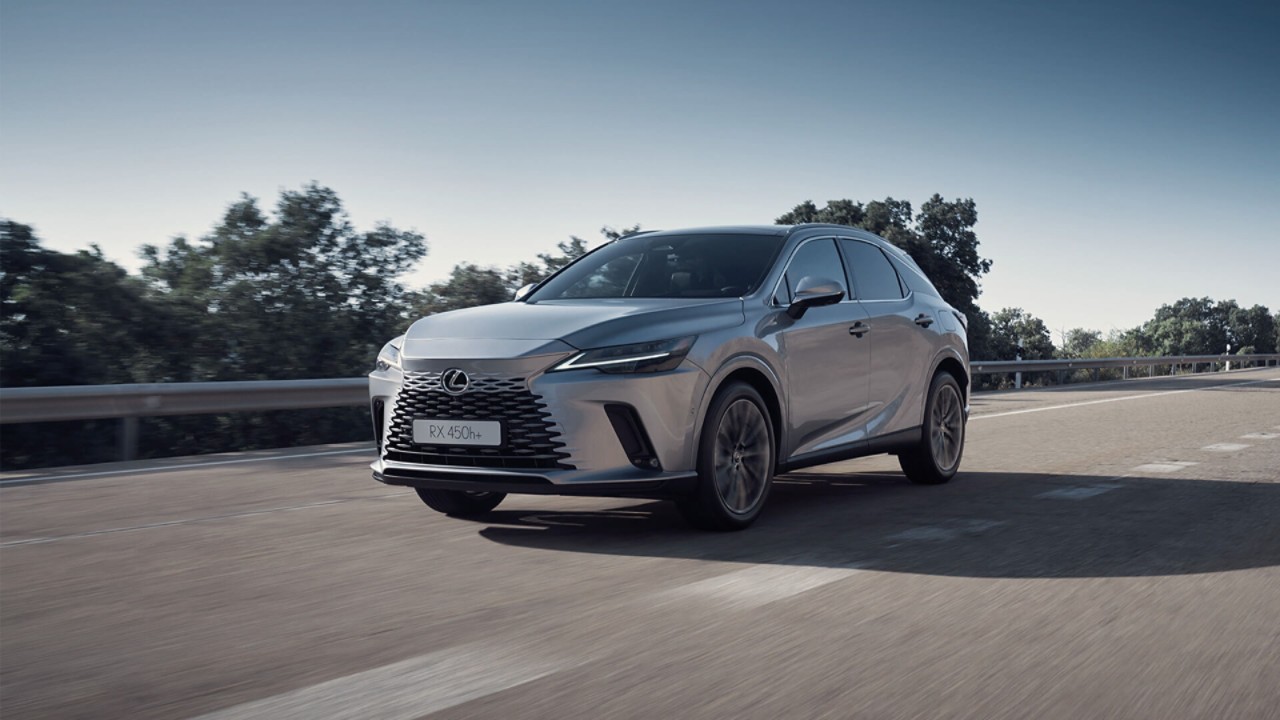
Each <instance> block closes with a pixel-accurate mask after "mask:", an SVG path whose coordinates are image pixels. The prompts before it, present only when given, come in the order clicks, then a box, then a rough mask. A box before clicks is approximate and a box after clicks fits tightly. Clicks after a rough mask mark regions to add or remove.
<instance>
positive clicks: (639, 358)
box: [551, 336, 697, 373]
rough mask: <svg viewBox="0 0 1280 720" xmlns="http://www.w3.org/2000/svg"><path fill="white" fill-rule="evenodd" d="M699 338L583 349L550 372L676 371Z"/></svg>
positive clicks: (691, 337)
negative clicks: (588, 370) (591, 370)
mask: <svg viewBox="0 0 1280 720" xmlns="http://www.w3.org/2000/svg"><path fill="white" fill-rule="evenodd" d="M696 339H697V338H696V337H693V336H690V337H682V338H675V339H674V340H659V341H657V342H647V343H636V344H634V345H615V346H613V347H604V348H596V349H595V350H584V351H582V352H580V353H578V354H577V355H574V356H573V357H571V358H569V359H568V360H565V361H564V362H562V363H560V364H559V365H556V366H555V367H553V368H551V371H552V372H555V371H557V370H584V369H587V368H592V369H595V370H599V371H600V372H607V373H642V372H643V373H650V372H662V371H663V370H674V369H675V368H676V366H677V365H679V364H680V361H681V360H684V356H685V355H688V354H689V348H691V347H693V341H694V340H696Z"/></svg>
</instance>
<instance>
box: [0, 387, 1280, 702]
mask: <svg viewBox="0 0 1280 720" xmlns="http://www.w3.org/2000/svg"><path fill="white" fill-rule="evenodd" d="M973 411H974V415H973V418H972V419H971V421H970V424H969V437H968V446H967V448H966V454H965V459H964V464H963V466H962V471H961V474H960V475H959V476H957V477H956V479H955V480H954V481H953V482H951V483H950V484H948V485H945V486H940V487H915V486H912V485H910V484H908V483H906V482H905V480H904V479H903V478H902V476H901V474H900V473H898V472H897V468H896V464H895V462H894V461H893V459H892V458H886V457H878V458H866V459H861V460H857V461H852V462H845V463H838V464H835V465H829V466H825V467H822V468H818V469H815V470H811V471H806V472H800V473H794V474H791V475H788V476H784V477H782V478H779V481H778V484H777V485H776V487H775V492H774V495H773V497H772V498H771V500H770V505H769V507H768V508H767V509H766V511H765V514H764V515H763V516H762V518H761V519H760V521H759V522H758V523H757V524H756V525H755V526H754V527H753V528H751V529H750V530H748V531H746V532H743V533H734V534H707V533H700V532H695V531H692V530H689V529H687V528H686V527H685V526H684V525H683V524H682V523H681V521H680V520H679V518H678V517H677V515H676V513H675V512H674V511H673V509H672V508H671V507H670V506H669V505H667V504H664V503H656V502H648V501H635V500H607V499H573V498H553V497H520V496H513V497H510V498H508V499H507V501H506V502H505V503H504V504H503V505H502V506H500V507H499V509H498V510H497V511H495V512H494V513H493V514H492V515H490V516H489V517H487V518H485V519H484V520H482V521H468V520H458V519H452V518H447V517H443V516H440V515H437V514H435V513H433V512H431V511H429V510H428V509H427V508H426V507H425V506H423V505H422V504H421V503H420V502H419V501H418V499H417V497H416V496H415V495H413V494H412V493H411V492H406V491H404V490H401V489H395V488H387V487H384V486H381V485H378V484H377V483H375V482H374V481H373V480H371V479H370V477H369V473H368V470H367V464H368V462H369V459H370V458H369V453H370V451H369V450H368V449H367V448H364V447H361V446H350V445H349V446H329V447H322V448H305V449H299V450H291V451H281V452H267V453H243V454H238V455H220V456H208V457H202V458H182V459H178V460H161V461H147V462H138V463H130V464H114V465H105V466H95V467H80V468H68V469H65V470H61V471H42V472H38V473H26V474H14V473H9V474H4V475H2V476H0V714H2V715H3V717H4V718H6V720H17V719H18V718H107V717H128V718H185V717H206V718H251V717H262V718H308V719H309V720H310V719H323V718H406V719H407V718H418V717H427V716H430V717H433V718H504V719H505V718H556V719H558V720H564V719H566V718H584V719H588V718H589V719H591V720H596V719H599V718H768V719H775V718H791V717H796V718H801V717H803V718H936V717H955V718H984V719H990V718H1092V717H1124V718H1161V719H1165V718H1195V717H1202V718H1276V717H1280V569H1278V568H1277V566H1278V565H1280V371H1277V370H1275V369H1269V370H1254V371H1243V372H1235V373H1230V374H1221V373H1220V374H1216V375H1197V376H1184V377H1174V378H1154V379H1150V380H1139V381H1131V382H1125V383H1107V384H1103V385H1095V386H1089V387H1083V388H1063V389H1053V390H1027V391H1021V392H1006V393H993V394H987V395H979V396H977V397H976V398H975V401H974V403H973Z"/></svg>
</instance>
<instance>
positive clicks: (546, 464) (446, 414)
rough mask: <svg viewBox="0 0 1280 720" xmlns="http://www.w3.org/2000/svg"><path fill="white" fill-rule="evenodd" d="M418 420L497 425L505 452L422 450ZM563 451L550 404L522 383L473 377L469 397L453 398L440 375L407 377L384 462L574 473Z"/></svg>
mask: <svg viewBox="0 0 1280 720" xmlns="http://www.w3.org/2000/svg"><path fill="white" fill-rule="evenodd" d="M415 418H439V419H444V420H498V421H500V422H502V426H503V431H504V436H505V443H504V444H503V445H502V446H501V447H474V446H462V447H450V446H447V445H420V444H418V443H415V442H414V441H413V421H414V419H415ZM564 446H565V445H564V443H563V442H561V441H560V433H559V432H558V431H557V430H556V429H555V425H554V424H553V423H552V422H551V414H550V413H549V412H547V406H546V403H544V402H542V398H540V397H538V396H537V395H534V394H533V393H531V392H529V390H528V389H527V388H526V386H525V382H524V379H523V378H509V377H498V376H485V375H480V374H478V373H473V374H472V376H471V385H470V387H468V388H467V391H466V392H464V393H462V394H461V395H449V394H447V393H445V392H444V390H443V389H442V387H441V384H440V373H433V372H406V373H405V374H404V384H403V385H401V387H400V392H399V394H398V395H397V396H396V406H395V410H394V411H393V412H392V414H391V427H390V429H389V430H388V432H387V452H386V459H388V460H394V461H397V462H406V463H419V464H423V465H453V466H461V467H484V468H507V469H526V470H528V469H542V470H551V469H562V470H573V469H574V467H573V465H570V464H569V463H568V462H566V460H568V459H569V453H567V452H565V451H564Z"/></svg>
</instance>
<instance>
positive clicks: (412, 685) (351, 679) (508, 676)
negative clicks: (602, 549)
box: [197, 643, 588, 720]
mask: <svg viewBox="0 0 1280 720" xmlns="http://www.w3.org/2000/svg"><path fill="white" fill-rule="evenodd" d="M587 660H588V658H586V657H582V656H579V657H576V658H573V659H572V660H564V659H560V658H553V657H548V656H541V655H535V654H532V653H529V652H523V651H518V650H517V649H515V648H502V647H497V646H493V645H484V644H479V643H477V644H474V645H464V646H461V647H456V648H450V649H448V650H440V651H437V652H433V653H428V654H426V655H420V656H418V657H415V658H410V659H408V660H401V661H400V662H397V663H392V664H391V665H384V666H382V667H379V668H374V669H372V670H365V671H364V672H359V673H355V674H353V675H347V676H346V677H340V678H337V679H335V680H329V681H328V682H322V683H320V684H318V685H312V686H310V687H304V688H299V689H297V690H293V691H291V692H286V693H283V694H281V695H276V696H274V697H269V698H264V699H262V700H257V701H254V702H249V703H245V704H243V705H236V706H234V707H230V708H227V709H225V710H219V711H217V712H212V713H209V714H207V715H201V716H200V717H199V718H198V719H197V720H243V719H245V718H272V720H365V718H380V719H381V720H401V719H403V720H409V719H411V718H420V717H423V716H426V715H430V714H432V713H436V712H440V711H441V710H446V709H448V708H451V707H454V706H456V705H461V704H462V703H465V702H470V701H471V700H475V699H477V698H482V697H485V696H486V695H492V694H494V693H496V692H501V691H503V690H507V689H509V688H513V687H515V686H517V685H523V684H525V683H529V682H533V681H534V680H537V679H539V678H543V677H546V676H548V675H551V674H552V673H556V672H559V671H561V670H565V669H569V668H572V667H576V666H578V665H581V664H583V663H585V662H587Z"/></svg>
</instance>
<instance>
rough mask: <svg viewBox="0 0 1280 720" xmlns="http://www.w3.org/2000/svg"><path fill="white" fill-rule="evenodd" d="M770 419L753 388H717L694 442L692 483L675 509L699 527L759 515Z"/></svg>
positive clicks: (770, 444)
mask: <svg viewBox="0 0 1280 720" xmlns="http://www.w3.org/2000/svg"><path fill="white" fill-rule="evenodd" d="M774 447H775V446H774V440H773V424H772V423H771V422H770V421H769V411H768V410H767V409H766V408H765V404H764V400H763V398H761V397H760V393H758V392H756V389H755V388H753V387H751V386H750V385H747V384H746V383H732V384H730V385H726V386H725V387H723V388H721V389H720V391H719V392H718V393H717V394H716V397H715V399H714V400H712V402H711V408H710V410H709V411H708V412H707V419H706V422H705V423H704V424H703V427H702V435H701V438H700V440H699V443H698V487H697V491H696V492H695V493H694V495H693V496H692V497H689V498H686V499H684V500H682V501H681V502H680V503H679V507H680V512H681V514H683V515H684V517H685V519H687V520H688V521H689V523H690V524H691V525H694V526H695V527H699V528H703V529H705V530H741V529H743V528H745V527H747V526H748V525H750V524H751V523H752V522H754V521H755V519H756V517H757V516H759V514H760V510H761V508H763V507H764V503H765V500H766V499H767V498H768V497H769V489H770V487H772V484H773V468H774Z"/></svg>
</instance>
